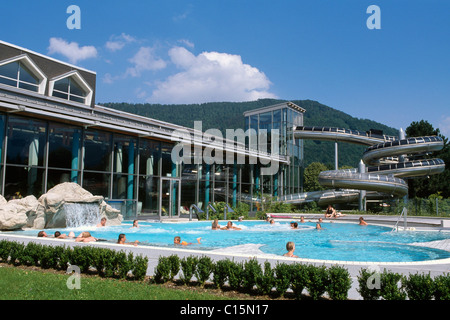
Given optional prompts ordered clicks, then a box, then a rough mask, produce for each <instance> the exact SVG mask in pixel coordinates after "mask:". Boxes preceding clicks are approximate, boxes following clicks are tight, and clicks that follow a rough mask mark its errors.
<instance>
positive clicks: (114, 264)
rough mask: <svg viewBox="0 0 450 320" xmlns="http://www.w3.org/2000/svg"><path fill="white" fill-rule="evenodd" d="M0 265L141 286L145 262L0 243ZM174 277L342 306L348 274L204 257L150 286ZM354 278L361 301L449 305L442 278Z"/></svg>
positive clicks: (161, 273)
mask: <svg viewBox="0 0 450 320" xmlns="http://www.w3.org/2000/svg"><path fill="white" fill-rule="evenodd" d="M0 261H1V262H3V263H9V264H12V265H27V266H38V267H41V268H45V269H49V268H52V269H56V270H66V269H67V268H68V266H70V265H76V266H78V267H79V268H80V271H81V272H83V273H87V272H91V273H94V272H96V273H97V274H99V275H100V276H102V277H114V278H121V279H135V280H143V279H144V278H145V276H146V272H147V267H148V258H147V257H142V256H140V255H139V256H136V257H134V256H133V253H131V252H130V253H128V254H127V253H126V252H124V251H115V250H111V249H107V248H99V247H93V246H75V247H66V246H54V247H53V246H46V245H42V244H37V243H33V242H30V243H28V244H26V245H25V244H23V243H19V242H14V241H8V240H0ZM180 271H181V273H180ZM178 275H179V279H180V280H181V281H182V282H183V283H184V284H190V283H191V282H192V279H193V278H194V277H195V278H196V281H197V283H198V284H200V285H201V286H204V285H205V283H206V282H207V281H211V280H212V283H213V285H214V286H215V287H216V288H220V289H227V288H228V289H232V290H236V291H242V292H247V293H253V294H264V295H272V296H274V297H280V296H283V295H284V296H285V295H286V293H287V292H288V290H289V289H290V290H291V292H292V295H293V296H294V297H295V298H296V299H301V298H302V297H303V296H302V292H303V290H304V289H306V291H307V292H308V294H309V296H310V297H311V298H312V299H319V298H321V297H322V296H323V295H324V294H325V293H327V294H328V297H329V298H331V299H333V300H345V299H347V297H348V291H349V289H350V288H351V284H352V280H351V278H350V274H349V272H348V271H347V269H345V268H343V267H341V266H331V267H329V268H327V267H325V266H314V265H307V264H300V263H293V264H285V263H277V264H276V265H275V266H274V267H272V265H271V264H270V263H269V262H268V261H266V262H264V264H263V265H261V264H260V263H259V262H258V261H257V260H256V259H250V260H246V261H244V262H236V261H234V260H229V259H225V260H218V261H213V260H212V259H211V258H210V257H207V256H201V257H198V256H188V257H184V258H182V259H180V257H178V256H177V255H171V256H167V257H166V256H160V257H159V260H158V264H157V266H156V268H155V274H154V277H153V279H154V281H155V282H158V283H164V282H167V281H173V280H174V278H175V277H176V276H178ZM357 278H358V284H359V287H358V288H357V291H358V292H359V293H360V295H361V297H362V298H363V299H364V300H378V299H384V300H404V299H406V298H408V299H410V300H431V299H435V300H450V274H448V273H447V274H442V275H439V276H436V277H434V278H432V277H431V276H430V274H418V273H417V274H410V275H408V276H404V275H401V274H397V273H392V272H389V271H386V270H384V271H383V272H382V273H381V272H376V271H370V270H368V269H361V270H360V273H359V275H358V277H357Z"/></svg>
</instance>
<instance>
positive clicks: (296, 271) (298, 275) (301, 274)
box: [291, 263, 308, 299]
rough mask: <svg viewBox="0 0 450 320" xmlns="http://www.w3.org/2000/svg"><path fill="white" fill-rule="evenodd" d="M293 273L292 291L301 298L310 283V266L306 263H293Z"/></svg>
mask: <svg viewBox="0 0 450 320" xmlns="http://www.w3.org/2000/svg"><path fill="white" fill-rule="evenodd" d="M291 275H292V277H291V288H292V292H293V293H294V296H295V298H296V299H300V298H301V296H302V291H303V289H305V287H306V285H307V283H308V268H307V266H306V265H303V264H298V263H294V264H292V265H291Z"/></svg>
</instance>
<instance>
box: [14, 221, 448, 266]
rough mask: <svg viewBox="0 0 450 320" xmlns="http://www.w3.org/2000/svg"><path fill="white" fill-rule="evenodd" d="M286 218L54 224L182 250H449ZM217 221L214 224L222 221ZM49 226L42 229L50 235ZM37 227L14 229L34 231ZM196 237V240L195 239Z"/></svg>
mask: <svg viewBox="0 0 450 320" xmlns="http://www.w3.org/2000/svg"><path fill="white" fill-rule="evenodd" d="M289 222H290V221H281V222H276V223H275V224H273V225H271V224H269V223H267V222H264V221H244V222H234V225H236V226H238V227H240V228H242V230H212V229H211V221H201V222H189V223H160V222H155V223H151V222H142V221H140V222H139V226H140V228H131V227H132V222H131V221H124V222H123V223H122V225H120V226H109V227H103V228H97V227H83V228H74V229H69V228H67V229H62V230H61V229H60V230H59V231H61V232H62V233H69V232H70V231H74V232H75V234H76V235H78V234H79V233H80V232H81V231H89V232H90V233H91V234H92V235H93V236H94V237H96V238H101V239H106V240H108V241H110V242H114V243H115V242H117V238H118V235H119V234H120V233H125V234H126V237H127V241H128V242H132V241H135V240H139V242H140V245H149V246H159V247H171V248H173V247H174V245H173V238H174V237H175V236H180V237H181V240H182V241H187V242H191V243H194V244H193V245H189V246H178V247H182V248H183V249H184V248H186V249H195V250H206V251H211V250H213V251H218V252H228V253H230V254H233V253H234V254H239V253H246V254H251V255H258V254H270V255H276V256H281V255H283V254H284V253H285V252H286V243H287V242H288V241H293V242H294V243H295V245H296V250H295V254H296V255H297V256H299V257H300V258H306V259H319V260H338V261H369V262H412V261H425V260H436V259H444V258H450V252H448V251H443V250H437V249H432V248H426V247H420V246H413V245H409V244H411V243H414V242H428V241H435V240H444V239H450V233H449V232H433V231H430V232H424V231H402V232H395V231H394V232H391V228H390V227H382V226H374V225H369V226H359V225H358V224H356V223H322V228H323V229H322V230H316V229H315V222H306V223H303V224H302V223H299V229H291V227H290V224H289ZM225 224H226V222H225V221H221V222H220V225H221V226H225ZM54 231H55V230H53V229H47V230H46V232H47V234H49V235H51V234H53V233H54ZM37 232H38V230H25V231H21V232H15V233H16V234H17V233H19V234H23V235H33V236H36V235H37ZM199 237H201V238H202V239H201V244H197V241H196V239H197V238H199Z"/></svg>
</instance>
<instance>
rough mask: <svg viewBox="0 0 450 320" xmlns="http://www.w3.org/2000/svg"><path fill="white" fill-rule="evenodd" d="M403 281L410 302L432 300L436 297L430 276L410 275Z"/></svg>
mask: <svg viewBox="0 0 450 320" xmlns="http://www.w3.org/2000/svg"><path fill="white" fill-rule="evenodd" d="M403 281H404V282H405V283H404V287H405V291H406V293H407V295H408V298H409V300H431V299H433V295H434V283H433V279H432V278H431V276H430V274H429V273H428V274H426V275H425V274H410V275H409V276H408V278H404V279H403Z"/></svg>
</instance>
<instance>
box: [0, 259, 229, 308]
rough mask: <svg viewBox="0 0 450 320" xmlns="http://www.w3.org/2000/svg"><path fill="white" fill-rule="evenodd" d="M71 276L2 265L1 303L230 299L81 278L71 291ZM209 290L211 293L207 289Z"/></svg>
mask: <svg viewBox="0 0 450 320" xmlns="http://www.w3.org/2000/svg"><path fill="white" fill-rule="evenodd" d="M69 277H70V275H68V274H64V273H61V272H60V273H57V272H52V271H42V270H32V269H30V268H19V267H12V266H9V265H6V264H0V288H1V290H0V300H217V299H230V297H227V296H221V295H218V294H211V293H208V292H202V291H201V290H198V289H197V288H192V287H184V286H180V289H182V290H180V289H174V288H168V287H165V286H163V285H158V284H149V282H148V281H143V282H134V281H126V280H116V279H110V278H101V277H99V276H86V275H81V281H80V289H72V290H71V289H68V288H67V284H66V283H67V280H68V279H69ZM205 291H207V290H205Z"/></svg>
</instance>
